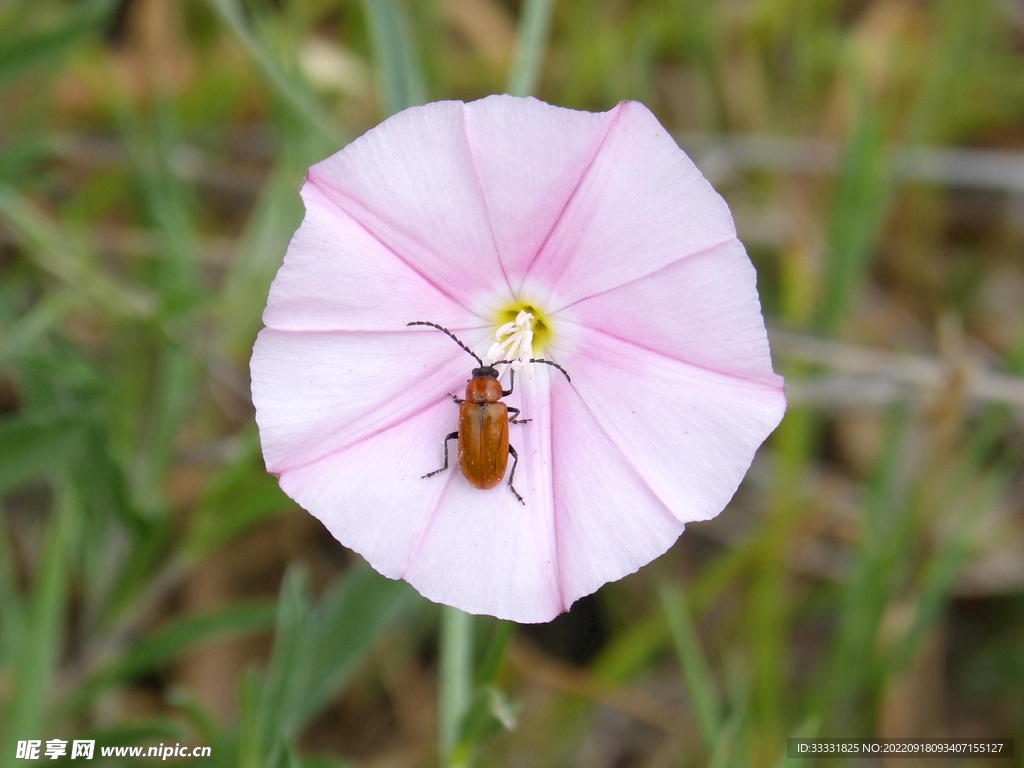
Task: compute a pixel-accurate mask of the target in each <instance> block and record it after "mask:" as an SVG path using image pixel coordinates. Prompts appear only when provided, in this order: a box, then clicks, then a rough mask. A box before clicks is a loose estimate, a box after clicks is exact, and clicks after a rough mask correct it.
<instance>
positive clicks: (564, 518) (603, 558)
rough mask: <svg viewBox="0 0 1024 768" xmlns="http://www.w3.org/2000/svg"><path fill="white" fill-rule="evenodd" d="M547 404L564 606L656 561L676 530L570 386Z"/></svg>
mask: <svg viewBox="0 0 1024 768" xmlns="http://www.w3.org/2000/svg"><path fill="white" fill-rule="evenodd" d="M553 404H554V405H553V409H554V413H555V416H554V418H553V419H552V425H551V429H552V438H551V439H552V444H553V454H554V475H555V485H554V490H555V514H556V519H557V521H558V552H559V563H560V569H561V575H562V592H563V599H564V601H565V604H566V607H568V606H569V605H572V603H573V602H575V601H576V600H578V599H579V598H581V597H583V596H585V595H589V594H591V593H593V592H596V591H597V589H598V588H599V587H601V585H602V584H605V583H606V582H609V581H614V580H616V579H621V578H622V577H623V576H625V575H627V574H630V573H633V572H634V571H636V570H637V569H638V568H640V566H642V565H646V564H647V563H649V562H650V561H651V560H653V559H654V558H656V557H658V556H659V555H661V554H663V553H664V552H665V551H666V550H667V549H668V548H669V547H671V546H672V544H673V543H674V542H675V540H676V538H678V536H679V534H680V533H682V531H683V524H682V523H681V522H680V521H679V520H677V519H676V517H675V516H674V515H673V514H672V513H671V512H670V511H669V510H668V508H667V507H666V506H665V505H664V504H663V503H662V502H661V500H660V499H659V498H658V497H657V496H656V495H655V494H654V492H653V491H651V489H650V488H649V487H648V486H647V485H646V483H645V482H644V480H643V478H642V477H641V476H640V475H639V474H638V472H637V470H636V469H635V467H634V466H633V464H632V460H633V459H632V457H630V456H629V454H627V453H626V452H625V451H626V450H628V448H626V449H624V448H623V447H620V446H618V445H616V444H615V443H614V442H612V440H611V439H610V438H609V437H608V435H607V433H605V431H604V430H603V429H602V428H601V426H600V425H599V424H598V423H597V421H596V420H595V419H594V416H593V414H591V413H590V411H589V410H588V409H587V407H586V405H584V403H583V401H582V400H581V399H580V397H579V395H578V394H577V393H576V391H575V390H574V389H573V388H572V387H569V386H564V387H557V388H555V390H554V397H553Z"/></svg>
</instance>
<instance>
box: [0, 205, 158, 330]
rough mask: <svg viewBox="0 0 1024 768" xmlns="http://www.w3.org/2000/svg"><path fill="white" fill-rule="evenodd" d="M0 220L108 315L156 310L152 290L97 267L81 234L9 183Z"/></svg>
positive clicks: (134, 315)
mask: <svg viewBox="0 0 1024 768" xmlns="http://www.w3.org/2000/svg"><path fill="white" fill-rule="evenodd" d="M0 221H3V222H4V223H6V224H7V225H8V226H10V228H11V229H12V230H13V231H14V233H15V234H16V235H17V236H18V238H19V239H20V240H21V242H22V244H23V245H24V246H25V248H26V249H27V250H28V252H29V254H30V255H31V256H32V257H34V260H35V262H36V264H37V265H38V266H39V267H40V268H41V269H43V270H44V271H46V272H48V273H49V274H51V275H53V276H54V277H55V278H57V279H58V280H60V281H61V282H63V283H65V284H66V285H68V286H69V287H70V288H73V289H74V290H75V291H76V293H77V294H78V295H80V296H82V297H83V298H85V299H86V300H88V301H89V303H90V304H92V305H93V306H94V307H95V308H96V309H97V310H99V311H100V312H102V313H103V314H104V315H106V314H114V315H121V316H126V317H132V318H140V317H148V316H149V315H151V314H152V313H153V310H154V308H155V302H154V300H153V297H152V296H151V295H150V294H149V293H148V292H146V291H142V290H139V289H137V288H129V287H127V286H123V285H121V284H119V283H117V282H116V281H114V280H112V279H110V278H109V277H107V276H106V275H104V274H103V273H102V271H101V270H99V269H96V268H95V265H94V264H93V262H94V259H92V258H91V255H90V254H87V253H85V252H83V251H82V250H81V249H79V248H77V247H76V246H75V245H74V244H75V243H77V242H79V240H80V238H77V237H75V236H73V235H72V234H70V233H68V232H66V231H64V230H63V229H62V228H61V227H60V226H58V225H56V224H54V223H52V222H50V221H49V220H48V219H47V218H46V217H45V216H44V215H43V214H42V213H41V212H39V210H38V209H36V207H35V206H34V205H32V204H31V203H29V202H28V201H27V200H26V199H25V198H24V197H22V196H21V195H20V194H19V193H18V192H17V191H16V190H14V189H13V188H12V187H9V186H6V185H0Z"/></svg>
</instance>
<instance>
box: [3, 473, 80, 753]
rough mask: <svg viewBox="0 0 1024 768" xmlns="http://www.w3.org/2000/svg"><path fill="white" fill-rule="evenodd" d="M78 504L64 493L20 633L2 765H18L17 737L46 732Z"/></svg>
mask: <svg viewBox="0 0 1024 768" xmlns="http://www.w3.org/2000/svg"><path fill="white" fill-rule="evenodd" d="M74 503H75V502H74V500H73V498H72V496H71V493H70V492H69V491H68V490H66V489H65V490H63V491H61V492H60V493H59V497H58V502H57V505H56V509H55V511H54V514H53V519H52V521H51V522H50V526H49V531H48V532H47V537H46V543H45V545H44V548H43V553H42V557H41V559H40V566H39V570H38V572H37V573H36V578H35V584H34V586H33V590H32V597H31V602H30V603H29V606H28V616H27V621H26V623H25V626H24V632H23V633H22V637H21V647H20V649H19V653H18V663H17V666H16V667H15V675H14V685H13V693H12V695H11V699H10V705H9V707H8V709H7V713H6V715H7V717H6V723H5V724H4V726H5V727H4V735H3V738H2V739H0V748H2V750H0V766H4V765H9V764H14V763H15V758H14V756H15V742H16V741H18V740H19V739H33V738H39V734H41V733H44V732H45V731H44V727H45V724H46V717H47V710H48V707H49V701H48V699H49V695H50V687H51V684H52V682H53V679H54V676H55V673H56V669H57V661H58V654H59V653H60V647H61V639H62V637H63V631H62V628H63V623H64V611H65V605H66V600H67V571H68V562H69V556H68V552H69V551H70V549H71V545H72V542H71V537H72V532H73V516H74V515H75V510H74V508H73V507H74Z"/></svg>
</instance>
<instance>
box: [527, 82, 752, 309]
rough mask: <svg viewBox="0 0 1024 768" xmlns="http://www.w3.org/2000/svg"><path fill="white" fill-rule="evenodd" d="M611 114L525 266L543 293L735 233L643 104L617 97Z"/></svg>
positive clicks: (626, 274)
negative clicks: (536, 251)
mask: <svg viewBox="0 0 1024 768" xmlns="http://www.w3.org/2000/svg"><path fill="white" fill-rule="evenodd" d="M614 115H615V123H614V125H613V126H612V128H611V130H610V132H609V134H608V136H607V138H606V139H605V140H604V142H603V144H602V145H601V148H600V151H599V152H598V154H597V157H596V159H595V160H594V162H593V164H592V165H591V166H590V167H589V168H588V169H587V171H586V174H585V176H584V178H583V180H582V183H581V184H580V185H579V188H578V190H577V191H576V193H575V194H574V196H573V197H572V199H571V201H570V202H569V205H568V206H567V208H566V210H565V212H564V214H563V215H562V216H561V218H560V219H559V220H558V223H557V225H556V226H555V229H554V231H553V232H552V233H551V235H550V237H549V239H548V241H547V242H546V244H545V245H544V247H543V249H542V250H541V253H540V254H539V255H538V256H537V258H536V260H535V261H534V263H533V265H532V266H531V268H530V270H529V275H528V279H527V282H528V284H530V285H531V286H535V285H545V284H546V285H548V286H550V289H551V294H550V295H551V296H555V295H557V296H558V297H560V299H561V300H564V301H566V302H567V303H572V302H574V301H577V300H579V299H582V298H585V297H587V296H592V295H594V294H597V293H600V292H602V291H607V290H609V289H611V288H614V287H616V286H619V285H623V284H624V283H628V282H630V281H632V280H636V279H638V278H641V277H643V276H645V275H648V274H651V273H652V272H655V271H657V270H658V269H661V268H662V267H664V266H666V265H668V264H671V263H673V262H675V261H677V260H678V259H679V258H680V257H684V256H687V255H690V254H694V253H698V252H700V251H702V250H704V249H706V248H709V247H711V246H714V245H716V244H718V243H722V242H724V241H726V240H729V239H731V238H733V237H735V235H736V230H735V228H734V226H733V223H732V216H731V215H730V214H729V209H728V207H727V206H726V204H725V201H724V200H722V198H721V196H720V195H719V194H718V193H717V192H715V190H714V189H713V188H712V187H711V185H710V184H709V183H708V182H707V180H706V179H705V178H704V177H703V176H702V175H701V173H700V171H699V170H697V167H696V166H695V165H694V164H693V163H692V162H691V161H690V159H689V158H688V157H687V156H686V154H685V153H683V151H682V150H681V149H679V147H678V146H676V143H675V141H674V140H673V139H672V137H671V136H669V134H668V133H667V132H666V131H665V129H664V128H662V127H661V125H660V124H659V123H658V121H657V120H656V119H655V117H654V115H652V114H651V113H650V112H649V111H648V110H647V108H646V107H644V106H643V105H642V104H638V103H637V102H623V103H622V104H620V105H619V107H618V109H617V110H616V111H615V113H614ZM547 298H548V297H547V296H542V297H539V298H538V299H537V300H538V301H540V302H541V303H543V302H544V301H545V300H546V299H547ZM556 308H557V307H552V309H556Z"/></svg>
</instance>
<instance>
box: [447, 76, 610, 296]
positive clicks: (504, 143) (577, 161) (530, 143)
mask: <svg viewBox="0 0 1024 768" xmlns="http://www.w3.org/2000/svg"><path fill="white" fill-rule="evenodd" d="M612 114H613V113H612V112H604V113H598V114H595V113H592V112H579V111H576V110H571V109H562V108H560V107H553V106H551V105H550V104H545V103H544V102H542V101H538V100H537V99H517V98H513V97H511V96H489V97H488V98H486V99H481V100H480V101H474V102H472V103H470V104H466V105H465V121H466V134H467V136H468V141H469V145H470V149H471V152H472V157H473V159H474V162H475V166H476V169H477V177H478V180H479V183H480V188H481V194H482V195H483V198H484V200H485V201H486V206H487V211H488V214H489V220H490V224H491V228H492V231H493V234H494V242H495V247H496V248H497V251H498V253H499V255H500V257H501V261H502V264H503V265H504V268H505V274H506V276H507V277H508V279H509V281H510V282H511V284H512V286H513V287H516V288H518V287H519V286H520V285H521V283H522V280H523V278H524V276H525V274H526V270H527V268H528V267H529V265H530V264H531V262H532V261H533V260H534V258H535V257H536V256H537V254H538V252H539V251H540V249H541V246H542V245H543V244H544V240H545V238H546V237H547V236H548V234H549V233H550V232H551V230H552V228H553V227H554V226H555V222H556V221H557V220H558V217H559V215H560V214H561V211H562V210H563V208H564V207H565V205H566V203H567V202H568V200H569V198H570V197H571V196H572V194H573V192H574V191H575V189H576V186H577V185H578V184H579V182H580V180H581V179H582V178H583V176H584V174H585V172H586V169H587V167H588V166H589V165H590V163H591V162H592V161H593V160H594V158H595V156H596V153H597V150H598V148H599V147H600V145H601V141H602V140H603V138H604V136H605V134H606V133H607V131H608V128H609V127H610V124H611V122H612V119H613V118H612Z"/></svg>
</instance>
